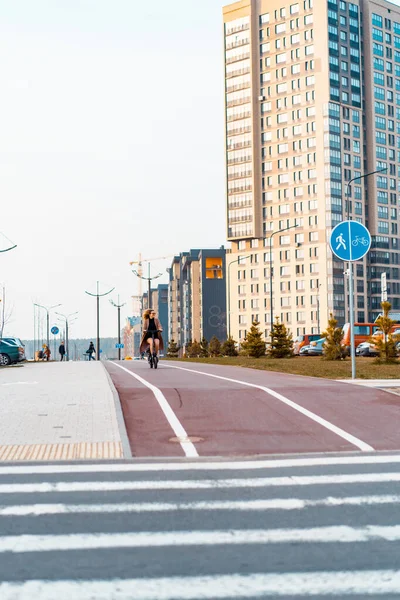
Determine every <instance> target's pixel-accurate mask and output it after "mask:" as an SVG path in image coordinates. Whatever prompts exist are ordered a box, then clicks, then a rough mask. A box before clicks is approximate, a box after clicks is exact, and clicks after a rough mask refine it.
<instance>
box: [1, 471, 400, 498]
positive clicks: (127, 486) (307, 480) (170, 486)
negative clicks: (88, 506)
mask: <svg viewBox="0 0 400 600" xmlns="http://www.w3.org/2000/svg"><path fill="white" fill-rule="evenodd" d="M398 481H400V473H354V474H350V475H315V476H311V475H310V476H308V475H300V476H294V475H293V476H288V477H260V478H257V479H250V478H249V479H246V478H243V479H197V480H193V481H191V480H185V479H184V480H179V481H174V480H166V481H71V482H68V481H65V482H56V483H50V482H46V483H3V484H1V485H0V494H41V493H49V492H54V493H57V492H60V493H64V492H65V493H68V492H116V491H118V492H121V491H147V490H210V489H214V490H220V489H235V488H263V487H264V488H268V487H295V486H297V485H298V486H307V485H330V484H333V485H343V484H347V483H348V484H353V483H391V482H398Z"/></svg>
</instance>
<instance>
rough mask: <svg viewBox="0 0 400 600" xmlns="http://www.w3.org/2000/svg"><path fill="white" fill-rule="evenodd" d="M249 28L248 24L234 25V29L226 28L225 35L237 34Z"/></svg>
mask: <svg viewBox="0 0 400 600" xmlns="http://www.w3.org/2000/svg"><path fill="white" fill-rule="evenodd" d="M249 28H250V25H249V23H243V24H242V25H236V27H232V29H228V28H226V32H225V35H226V36H228V35H232V34H233V33H238V31H246V30H247V29H249Z"/></svg>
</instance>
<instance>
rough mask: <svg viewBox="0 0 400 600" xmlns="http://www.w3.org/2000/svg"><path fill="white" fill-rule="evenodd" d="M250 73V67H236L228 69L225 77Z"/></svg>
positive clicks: (229, 77) (230, 77)
mask: <svg viewBox="0 0 400 600" xmlns="http://www.w3.org/2000/svg"><path fill="white" fill-rule="evenodd" d="M247 73H250V67H245V68H244V69H236V71H230V73H226V75H225V77H226V79H232V77H239V76H240V75H247Z"/></svg>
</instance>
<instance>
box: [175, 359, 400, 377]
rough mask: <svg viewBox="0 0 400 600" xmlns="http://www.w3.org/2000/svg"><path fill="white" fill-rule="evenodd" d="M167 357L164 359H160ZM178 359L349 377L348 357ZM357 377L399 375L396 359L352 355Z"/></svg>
mask: <svg viewBox="0 0 400 600" xmlns="http://www.w3.org/2000/svg"><path fill="white" fill-rule="evenodd" d="M164 360H168V359H164ZM173 360H179V361H180V362H188V363H190V362H197V363H206V364H216V365H231V366H234V367H247V368H250V369H260V370H262V371H276V372H279V373H291V374H292V375H307V376H311V377H325V378H326V379H351V360H350V358H348V359H346V360H343V361H328V360H323V359H322V358H321V357H320V356H301V357H299V356H296V357H293V358H280V359H279V358H267V357H262V358H247V357H245V356H238V357H228V356H226V357H224V358H181V359H177V358H175V359H173ZM356 377H357V379H400V362H399V363H398V364H394V365H380V364H377V363H376V362H375V359H373V358H366V357H357V358H356Z"/></svg>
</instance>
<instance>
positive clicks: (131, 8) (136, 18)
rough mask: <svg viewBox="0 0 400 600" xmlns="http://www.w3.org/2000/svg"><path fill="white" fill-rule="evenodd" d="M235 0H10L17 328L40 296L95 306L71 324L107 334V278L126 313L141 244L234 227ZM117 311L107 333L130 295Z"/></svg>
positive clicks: (4, 105) (9, 157)
mask: <svg viewBox="0 0 400 600" xmlns="http://www.w3.org/2000/svg"><path fill="white" fill-rule="evenodd" d="M225 3H226V2H225ZM223 4H224V2H222V1H220V0H201V2H198V1H197V0H196V1H194V0H171V1H170V2H168V3H167V2H165V0H152V1H151V2H139V1H137V0H112V1H111V0H35V1H34V2H32V0H12V1H5V2H1V3H0V93H1V112H0V131H1V135H0V194H1V213H0V215H1V219H0V232H2V234H4V235H6V236H7V237H8V238H9V239H10V240H11V241H12V242H14V243H16V244H18V247H17V249H16V250H13V251H11V252H7V253H3V254H0V282H1V283H3V282H4V283H5V285H6V289H7V296H8V301H9V303H12V304H13V306H14V310H13V318H12V322H11V323H10V324H9V325H8V327H7V331H6V333H7V334H8V335H18V336H20V337H22V338H25V339H26V338H32V337H33V304H32V303H33V301H36V302H39V303H40V304H45V305H52V304H56V303H59V302H61V303H62V307H60V309H59V310H61V311H62V312H64V313H72V312H74V311H79V319H78V320H77V322H76V324H75V325H74V326H73V328H72V330H71V337H72V336H73V337H75V336H76V337H95V332H96V318H95V317H96V314H95V303H96V302H95V299H93V298H90V297H89V296H86V295H85V290H88V291H92V292H94V291H95V287H96V281H97V280H100V281H101V282H102V285H101V291H106V289H107V287H108V288H111V287H114V286H115V288H116V291H115V293H114V294H112V297H113V298H114V300H116V299H117V294H118V293H119V294H120V301H121V302H127V307H126V308H125V309H123V311H122V314H123V316H124V317H125V316H126V315H127V314H130V313H131V302H130V297H131V296H132V295H133V294H135V293H137V290H138V285H137V278H136V277H135V275H133V274H132V273H131V270H130V266H129V262H130V261H131V260H134V259H135V258H136V257H137V255H138V253H139V252H142V255H143V257H145V258H146V257H157V256H166V255H172V254H176V253H179V252H181V251H185V250H188V249H189V248H190V247H219V246H220V245H221V244H224V243H225V199H224V145H223V57H222V46H223V42H222V6H223ZM6 244H7V241H6V240H5V239H4V237H2V235H1V234H0V249H2V248H4V247H6ZM170 262H171V259H170V258H169V259H167V260H164V261H159V262H157V263H154V271H155V272H160V271H162V272H164V273H165V269H166V268H167V267H168V266H169V265H170ZM159 281H160V282H165V283H166V282H167V277H166V275H165V276H164V278H163V279H160V280H159ZM101 311H102V319H101V335H102V336H111V335H116V334H117V311H116V309H113V308H112V307H111V305H110V304H109V302H108V300H103V301H102V303H101ZM55 322H56V318H53V319H52V323H51V324H54V323H55Z"/></svg>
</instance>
